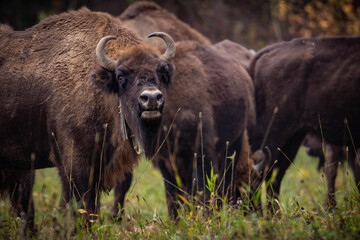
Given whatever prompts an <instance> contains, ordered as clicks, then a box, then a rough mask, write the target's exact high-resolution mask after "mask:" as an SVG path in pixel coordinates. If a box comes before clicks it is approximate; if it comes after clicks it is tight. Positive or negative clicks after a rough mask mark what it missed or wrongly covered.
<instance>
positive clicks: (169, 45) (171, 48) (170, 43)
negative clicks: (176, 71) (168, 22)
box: [148, 32, 176, 63]
mask: <svg viewBox="0 0 360 240" xmlns="http://www.w3.org/2000/svg"><path fill="white" fill-rule="evenodd" d="M151 37H159V38H162V39H163V40H164V41H165V43H166V52H165V53H164V55H162V56H161V59H162V60H164V61H165V62H166V63H170V62H171V61H172V60H173V58H174V56H175V52H176V48H175V42H174V40H173V39H172V38H171V37H170V35H169V34H167V33H164V32H154V33H151V34H149V35H148V38H151Z"/></svg>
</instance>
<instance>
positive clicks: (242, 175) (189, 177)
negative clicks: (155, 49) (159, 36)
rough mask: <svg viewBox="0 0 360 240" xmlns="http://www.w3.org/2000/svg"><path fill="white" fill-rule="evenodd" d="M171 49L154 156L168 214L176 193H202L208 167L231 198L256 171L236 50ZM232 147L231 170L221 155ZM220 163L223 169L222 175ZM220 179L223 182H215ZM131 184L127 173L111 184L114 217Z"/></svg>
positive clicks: (248, 100)
mask: <svg viewBox="0 0 360 240" xmlns="http://www.w3.org/2000/svg"><path fill="white" fill-rule="evenodd" d="M232 44H236V43H232ZM226 45H230V42H226ZM176 49H177V50H176V51H177V53H176V56H175V58H174V64H175V66H176V72H175V74H174V77H173V79H172V81H171V82H170V84H169V86H168V89H167V94H168V96H167V104H166V105H165V108H164V119H163V126H162V128H164V132H163V133H162V135H161V137H160V138H159V142H158V146H159V145H160V144H161V142H162V141H163V140H164V139H165V144H164V146H162V148H161V149H160V152H159V153H158V155H156V156H155V159H154V162H155V164H156V166H157V167H158V168H159V169H160V171H161V173H162V176H163V178H164V183H165V188H166V199H167V205H168V211H169V215H170V216H171V217H173V218H176V217H177V214H178V207H179V206H178V205H177V199H178V195H184V192H185V193H186V194H185V196H184V197H188V196H191V195H195V194H196V191H197V190H199V191H205V192H207V189H206V187H205V185H206V184H207V182H205V180H206V176H208V177H210V172H211V167H213V169H214V170H215V173H217V174H218V187H219V188H218V189H219V192H218V193H219V195H220V196H224V195H223V193H225V194H227V195H228V197H229V198H230V199H231V201H235V200H236V199H237V198H238V197H239V188H241V186H242V185H243V184H244V183H246V184H251V183H250V182H249V181H251V177H253V176H255V177H258V175H257V174H255V175H253V176H251V174H252V173H256V171H254V172H253V171H252V167H253V160H252V159H251V158H250V157H249V156H250V155H251V153H250V147H249V144H248V139H247V135H246V128H247V125H248V124H249V122H251V121H250V120H249V117H250V116H254V115H255V113H254V111H255V109H254V103H253V102H252V101H253V94H254V93H253V85H252V81H251V79H250V77H249V75H248V73H247V71H246V70H245V69H244V68H243V67H241V65H240V64H239V63H238V62H236V61H235V60H234V57H235V52H234V54H233V55H232V56H230V55H229V54H228V53H225V52H224V51H220V50H218V48H217V46H207V45H204V44H200V43H198V42H195V41H184V42H178V43H176ZM238 53H239V54H242V52H240V51H239V52H238ZM199 113H201V116H202V117H201V119H200V117H199ZM252 119H253V120H254V117H252ZM252 124H254V123H252ZM199 126H201V127H199ZM199 128H200V129H199ZM169 129H171V131H170V132H169V135H168V137H166V136H167V134H168V130H169ZM226 142H229V145H228V146H227V145H226ZM234 152H235V153H236V155H235V156H234V160H233V161H234V168H235V169H234V168H232V167H231V166H232V165H231V164H232V161H231V160H229V159H227V158H226V154H227V156H230V155H232V154H233V153H234ZM194 153H196V155H195V156H196V157H194ZM261 166H263V165H259V166H256V168H257V171H262V170H261ZM225 168H226V169H227V170H228V171H227V172H226V174H225V175H224V169H225ZM229 169H230V170H229ZM203 170H204V171H203ZM232 170H233V171H234V172H232ZM232 176H233V178H232ZM177 177H178V179H180V182H181V184H180V185H179V181H177V180H176V178H177ZM222 179H223V181H224V182H225V183H224V185H221V186H220V184H219V183H220V182H221V181H222ZM130 183H131V178H130V179H129V181H125V182H122V183H121V185H118V186H119V187H117V188H116V189H115V200H116V202H115V204H114V206H113V209H112V214H113V216H116V215H117V213H118V211H119V208H118V205H119V204H118V203H117V201H119V203H120V205H121V204H123V203H124V195H125V193H126V191H125V192H124V189H126V188H124V186H127V187H129V186H130ZM223 189H224V191H225V192H222V191H223ZM207 193H208V192H207ZM206 198H207V199H208V196H207V197H206ZM121 206H122V205H121Z"/></svg>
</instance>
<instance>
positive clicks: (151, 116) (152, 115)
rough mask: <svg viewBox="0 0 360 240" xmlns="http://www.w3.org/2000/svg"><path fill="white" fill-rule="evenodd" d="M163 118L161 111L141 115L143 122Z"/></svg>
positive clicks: (150, 111)
mask: <svg viewBox="0 0 360 240" xmlns="http://www.w3.org/2000/svg"><path fill="white" fill-rule="evenodd" d="M160 118H161V112H160V111H159V110H146V111H143V112H142V113H141V119H142V120H152V121H154V120H158V119H160Z"/></svg>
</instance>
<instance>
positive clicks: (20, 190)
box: [0, 24, 35, 232]
mask: <svg viewBox="0 0 360 240" xmlns="http://www.w3.org/2000/svg"><path fill="white" fill-rule="evenodd" d="M12 31H13V28H12V27H11V26H10V25H8V24H0V33H4V32H12ZM0 177H1V179H3V180H0V182H1V183H2V185H3V186H2V187H1V191H2V192H8V193H10V202H11V206H12V208H13V209H14V211H15V212H16V214H17V216H18V217H21V218H23V219H24V223H23V226H22V228H23V229H24V231H25V232H26V230H27V229H30V230H31V231H32V232H35V228H34V203H33V201H32V198H31V196H32V195H31V192H32V188H33V183H34V180H35V172H34V171H13V170H7V171H1V176H0Z"/></svg>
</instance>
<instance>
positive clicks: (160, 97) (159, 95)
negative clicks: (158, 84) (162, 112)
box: [156, 93, 163, 103]
mask: <svg viewBox="0 0 360 240" xmlns="http://www.w3.org/2000/svg"><path fill="white" fill-rule="evenodd" d="M156 100H157V101H158V102H159V103H161V102H162V100H163V95H162V93H159V94H158V95H157V96H156Z"/></svg>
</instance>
